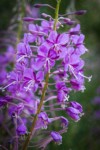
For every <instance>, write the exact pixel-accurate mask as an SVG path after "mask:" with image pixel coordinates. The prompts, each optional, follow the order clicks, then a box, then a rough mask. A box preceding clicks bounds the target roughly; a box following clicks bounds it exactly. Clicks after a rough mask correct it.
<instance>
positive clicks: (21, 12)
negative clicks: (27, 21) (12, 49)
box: [16, 0, 25, 44]
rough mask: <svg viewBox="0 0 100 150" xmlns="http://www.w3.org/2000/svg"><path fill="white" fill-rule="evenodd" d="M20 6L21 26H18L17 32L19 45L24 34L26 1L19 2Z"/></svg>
mask: <svg viewBox="0 0 100 150" xmlns="http://www.w3.org/2000/svg"><path fill="white" fill-rule="evenodd" d="M18 4H19V5H20V6H18V7H19V13H20V20H19V24H18V31H17V43H16V44H18V43H19V41H20V38H21V33H22V28H23V25H22V18H23V16H24V12H25V0H21V1H20V0H18Z"/></svg>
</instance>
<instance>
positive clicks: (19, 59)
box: [17, 55, 27, 62]
mask: <svg viewBox="0 0 100 150" xmlns="http://www.w3.org/2000/svg"><path fill="white" fill-rule="evenodd" d="M25 57H27V55H24V56H22V57H20V58H18V59H17V62H19V61H21V60H22V59H24V58H25Z"/></svg>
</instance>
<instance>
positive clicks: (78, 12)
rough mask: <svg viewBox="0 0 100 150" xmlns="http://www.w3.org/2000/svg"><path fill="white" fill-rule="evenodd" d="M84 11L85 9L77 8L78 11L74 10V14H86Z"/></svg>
mask: <svg viewBox="0 0 100 150" xmlns="http://www.w3.org/2000/svg"><path fill="white" fill-rule="evenodd" d="M86 12H87V11H86V10H79V11H76V12H75V14H76V15H84V14H86Z"/></svg>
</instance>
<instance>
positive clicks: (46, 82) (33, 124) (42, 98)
mask: <svg viewBox="0 0 100 150" xmlns="http://www.w3.org/2000/svg"><path fill="white" fill-rule="evenodd" d="M49 74H50V73H49V72H48V73H47V75H46V80H45V85H44V88H43V91H42V96H41V100H40V104H39V106H38V109H37V113H36V115H35V116H34V120H33V123H32V126H31V129H30V134H29V136H28V137H27V139H26V142H25V144H24V146H23V150H27V147H28V144H29V141H30V139H31V136H32V133H33V131H34V128H35V124H36V121H37V118H38V114H39V113H40V112H41V107H42V105H43V101H44V98H45V93H46V89H47V87H48V81H49Z"/></svg>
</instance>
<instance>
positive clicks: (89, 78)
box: [79, 72, 92, 82]
mask: <svg viewBox="0 0 100 150" xmlns="http://www.w3.org/2000/svg"><path fill="white" fill-rule="evenodd" d="M79 75H80V76H81V77H83V78H86V79H88V82H90V81H91V78H92V75H91V76H90V77H87V76H85V75H83V74H82V73H80V72H79Z"/></svg>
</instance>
